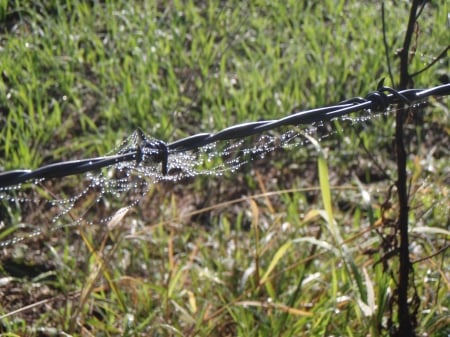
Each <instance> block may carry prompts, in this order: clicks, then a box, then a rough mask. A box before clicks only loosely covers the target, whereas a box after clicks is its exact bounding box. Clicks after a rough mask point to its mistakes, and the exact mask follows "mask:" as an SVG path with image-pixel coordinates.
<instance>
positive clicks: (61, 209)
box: [0, 110, 395, 247]
mask: <svg viewBox="0 0 450 337" xmlns="http://www.w3.org/2000/svg"><path fill="white" fill-rule="evenodd" d="M394 112H395V110H389V111H385V112H373V111H363V112H361V113H358V114H353V115H352V116H344V117H340V118H338V119H336V120H334V121H326V122H317V123H313V124H312V125H309V126H301V127H300V126H297V127H288V128H284V129H283V128H279V129H275V130H272V131H269V132H265V133H262V134H259V135H255V136H251V137H246V138H242V139H237V140H232V141H217V142H215V143H212V144H209V145H206V146H203V147H200V148H198V149H195V150H190V151H186V152H177V151H171V152H169V156H168V163H167V166H168V167H167V174H163V173H162V168H161V165H162V164H161V163H153V162H148V161H141V162H138V161H128V162H121V163H117V164H115V165H112V166H110V167H107V168H104V169H102V170H100V171H96V172H89V173H86V174H83V175H81V176H70V177H64V178H58V179H48V180H36V181H31V182H27V183H23V184H18V185H14V186H9V187H4V188H0V219H1V220H0V247H6V246H10V245H14V244H16V243H18V242H23V241H25V242H26V241H27V240H30V239H32V238H35V237H40V236H42V235H44V234H46V235H49V236H50V237H51V236H52V233H54V232H55V231H59V230H69V231H70V230H71V229H76V228H77V227H79V226H80V225H86V226H90V225H94V224H95V225H100V226H106V225H107V224H108V223H109V222H110V221H111V219H112V218H113V216H114V215H115V214H116V211H117V208H115V207H114V206H113V204H114V205H117V204H120V205H122V207H120V210H121V211H122V212H125V211H127V210H129V209H131V208H133V207H139V205H138V204H139V201H140V200H141V199H142V198H143V197H144V196H145V195H146V194H147V193H148V192H149V190H151V189H152V188H153V187H155V186H157V185H163V186H169V185H172V186H173V185H180V186H182V185H183V184H189V183H191V182H192V181H193V180H194V179H195V178H197V177H199V176H207V177H210V178H212V179H233V178H232V176H233V174H235V173H236V172H238V171H239V170H240V169H241V168H242V167H245V166H247V165H250V166H251V165H252V164H253V162H255V161H256V160H259V159H262V158H264V157H266V156H269V155H271V154H273V153H276V152H278V151H282V152H283V155H284V157H285V158H286V156H287V157H289V156H291V155H293V154H295V152H296V151H304V149H305V148H307V147H308V146H310V145H311V144H310V143H309V141H308V137H305V135H307V136H309V137H312V138H314V139H316V140H318V141H320V142H322V143H323V142H329V145H328V143H327V146H331V147H332V146H333V142H334V141H335V140H336V138H337V137H339V134H342V133H345V132H346V131H345V130H347V129H348V130H349V129H353V130H356V131H357V132H361V131H364V129H366V128H370V127H372V126H371V124H372V123H373V122H374V121H376V120H378V121H379V120H380V119H382V118H386V117H387V116H388V115H392V113H394ZM343 130H344V131H343ZM147 137H149V136H147ZM149 138H150V137H149ZM138 142H139V134H138V132H137V131H135V132H133V133H132V134H131V135H130V136H129V137H127V138H126V139H125V140H124V141H123V142H122V144H121V145H120V146H119V147H118V148H116V149H115V150H113V151H112V152H111V153H108V155H113V154H121V153H125V152H127V151H131V150H133V149H135V148H136V146H137V145H138ZM269 165H270V162H269ZM61 179H64V184H61ZM144 221H145V220H144ZM148 221H151V219H148Z"/></svg>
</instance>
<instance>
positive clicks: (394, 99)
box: [0, 84, 450, 188]
mask: <svg viewBox="0 0 450 337" xmlns="http://www.w3.org/2000/svg"><path fill="white" fill-rule="evenodd" d="M446 95H450V84H444V85H440V86H437V87H433V88H429V89H407V90H403V91H397V90H394V89H392V88H389V87H380V88H379V89H378V90H377V91H374V92H371V93H369V94H368V95H367V96H366V97H365V98H362V97H355V98H351V99H348V100H345V101H343V102H340V103H339V104H337V105H333V106H328V107H322V108H316V109H312V110H306V111H300V112H295V113H293V114H291V115H288V116H286V117H283V118H280V119H276V120H267V121H257V122H248V123H242V124H237V125H233V126H230V127H228V128H225V129H223V130H221V131H219V132H217V133H199V134H196V135H192V136H189V137H186V138H182V139H180V140H177V141H174V142H172V143H169V144H166V143H164V142H163V141H161V140H154V139H148V138H146V137H145V134H144V133H143V132H142V131H141V130H140V129H139V130H138V136H139V142H138V146H137V147H136V148H135V149H131V150H130V151H128V152H126V153H119V154H117V155H113V156H104V157H96V158H90V159H81V160H72V161H66V162H59V163H54V164H50V165H45V166H42V167H40V168H38V169H36V170H12V171H6V172H2V173H0V187H2V188H5V187H9V186H13V185H17V184H20V183H24V182H27V181H30V180H35V179H49V178H58V177H64V176H69V175H74V174H81V173H85V172H89V171H95V170H98V169H100V168H103V167H108V166H111V165H115V164H118V163H121V162H130V161H136V162H137V163H139V162H141V161H152V162H154V163H161V165H162V173H163V174H164V175H165V174H167V156H168V154H170V153H179V152H186V151H190V150H194V149H196V148H200V147H202V146H205V145H208V144H211V143H214V142H216V141H226V140H232V139H239V138H245V137H248V136H251V135H255V134H258V133H262V132H264V131H268V130H272V129H274V128H278V127H280V126H289V125H301V124H311V123H314V122H319V121H325V120H331V119H334V118H338V117H342V116H344V115H347V114H350V113H353V112H358V111H362V110H373V111H385V110H386V109H387V108H388V107H389V106H390V105H394V104H398V103H406V104H409V105H410V104H414V103H415V102H418V101H422V100H424V99H426V98H428V97H431V96H446Z"/></svg>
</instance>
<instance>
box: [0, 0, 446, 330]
mask: <svg viewBox="0 0 450 337" xmlns="http://www.w3.org/2000/svg"><path fill="white" fill-rule="evenodd" d="M386 6H387V27H386V29H387V36H388V40H389V41H390V43H392V45H391V46H390V48H391V50H389V54H390V55H391V57H392V58H393V60H395V56H394V55H395V51H396V49H397V48H399V47H400V46H401V40H402V38H403V33H404V26H405V21H406V17H407V13H408V4H407V3H402V4H396V5H394V4H391V3H387V4H386ZM379 10H380V8H379V5H378V4H374V3H371V2H358V1H354V2H348V1H347V2H346V1H332V0H327V1H324V2H323V3H321V4H310V5H303V4H302V3H301V2H299V1H287V2H279V3H277V2H273V3H270V2H264V1H254V2H248V3H247V2H222V1H210V2H208V3H206V2H205V3H204V4H203V3H201V4H198V5H196V4H195V3H194V2H191V1H186V2H184V1H173V2H171V3H170V4H165V3H158V2H156V1H142V2H140V1H137V2H132V1H117V2H108V1H107V2H104V3H102V2H93V3H92V4H90V3H88V2H81V1H75V2H67V3H64V2H51V1H49V2H43V3H41V4H39V3H38V4H36V3H33V4H32V3H31V2H30V3H27V4H22V5H19V4H17V5H13V4H9V5H4V4H3V5H0V16H1V18H2V20H3V23H2V24H1V38H2V39H1V42H0V45H1V48H2V52H1V53H0V70H1V76H2V80H1V81H0V109H1V112H2V113H1V115H0V125H1V130H2V132H1V134H0V152H1V153H2V156H1V158H0V166H1V167H3V168H4V169H6V170H8V169H15V168H35V167H38V166H40V165H42V164H44V163H47V162H52V161H56V160H68V159H76V158H86V157H89V156H93V155H103V154H105V153H107V152H109V151H111V150H113V149H114V148H116V146H118V145H119V143H120V142H121V141H122V140H123V139H124V137H126V136H128V135H130V134H131V133H132V132H133V131H134V129H136V128H137V127H141V128H142V129H144V130H145V131H146V132H147V133H148V134H150V135H152V136H154V137H156V138H160V139H163V140H166V141H173V140H176V139H178V138H180V137H184V136H187V135H191V134H194V133H197V132H210V131H214V130H220V129H222V128H224V127H227V126H230V125H233V124H235V123H240V122H245V121H254V120H262V119H274V118H280V117H282V116H285V115H287V114H289V113H290V112H291V111H293V109H294V108H297V109H307V108H313V107H319V106H323V105H328V104H333V103H336V102H338V101H340V100H342V99H346V98H350V97H353V96H358V95H364V94H366V93H368V92H369V91H372V90H375V89H376V84H377V83H378V81H379V80H380V78H382V77H387V66H386V60H385V58H384V49H383V43H382V30H381V19H380V17H381V14H380V12H379ZM449 10H450V9H449V7H448V4H446V2H445V1H440V2H433V4H431V5H430V7H429V9H427V10H426V13H425V15H424V18H423V21H421V22H423V23H421V33H420V35H419V36H418V40H417V44H416V46H417V55H416V58H414V60H413V62H412V65H411V67H412V68H414V69H416V70H419V69H420V67H421V66H423V65H424V63H426V62H429V61H430V58H432V57H434V56H436V55H438V54H439V52H440V51H441V50H442V49H443V48H444V47H445V44H446V43H447V42H446V41H448V40H449V39H448V38H449V32H448V28H447V17H446V13H448V12H449ZM399 18H405V19H404V20H403V19H402V20H399ZM447 62H448V60H447ZM394 63H395V61H394ZM446 66H448V64H447V65H446V64H445V62H443V63H440V64H438V65H436V67H434V68H432V69H431V70H430V71H428V72H425V73H423V74H422V75H420V76H419V77H418V78H417V79H416V86H417V87H428V86H434V85H436V84H437V75H438V74H441V73H442V72H443V71H445V69H446V68H445V67H446ZM394 74H396V69H394ZM386 81H387V83H388V80H386ZM446 102H448V101H445V100H444V101H439V100H431V106H430V107H427V108H425V110H424V111H423V123H416V124H411V127H408V130H407V131H408V132H407V135H406V136H407V137H408V141H409V143H410V148H409V151H410V153H411V156H410V162H409V167H408V169H409V172H410V176H411V209H412V212H411V241H412V247H411V255H412V260H413V261H417V263H416V264H415V265H414V267H415V279H416V284H417V293H418V296H419V298H420V300H421V302H420V306H419V308H418V318H419V320H418V324H419V326H418V331H419V332H421V333H423V334H428V335H434V336H446V335H447V334H448V332H449V330H448V325H449V313H448V307H449V305H450V299H449V297H448V290H449V289H450V285H449V274H448V268H447V267H446V265H445V252H441V253H439V251H438V249H441V248H443V247H445V245H448V237H449V233H448V218H449V211H448V207H447V205H448V201H449V190H448V175H449V172H448V165H447V162H448V144H449V140H448V130H449V123H448V117H449V115H448V103H446ZM334 129H335V130H336V133H335V134H334V135H332V137H330V139H325V140H323V141H322V142H319V143H317V144H316V143H315V140H314V139H311V140H310V142H308V143H307V144H305V146H303V147H296V148H295V149H293V150H292V151H286V152H283V153H280V154H278V153H275V154H273V155H271V156H268V157H269V158H266V159H265V160H261V161H255V162H250V163H248V164H247V165H246V166H245V167H243V168H242V170H241V171H240V172H238V173H236V174H234V175H231V174H228V175H225V176H224V177H223V178H218V177H210V178H208V179H206V178H204V177H199V178H198V179H196V180H195V181H193V182H192V183H191V184H190V185H189V186H175V187H171V186H165V185H163V184H157V185H155V186H154V188H152V189H151V190H150V191H149V192H148V193H147V195H146V196H145V197H144V198H143V200H142V201H141V203H140V204H139V205H138V206H137V207H135V208H133V209H131V210H129V211H128V213H127V214H120V213H117V215H116V217H114V218H113V219H114V220H112V221H113V222H110V223H109V225H108V224H103V225H101V226H100V225H99V226H86V225H85V224H82V226H80V227H79V228H78V229H74V228H70V227H69V228H67V229H65V230H64V229H62V230H60V231H57V232H52V233H49V234H48V235H47V236H45V238H47V237H48V240H47V239H42V240H41V241H39V238H37V239H34V240H30V241H29V242H27V241H24V242H21V243H19V244H17V245H14V246H13V247H12V248H9V249H7V250H5V255H4V257H3V258H2V267H0V275H1V276H2V280H4V282H5V283H4V286H3V285H2V286H1V287H0V294H1V297H2V299H3V300H2V303H1V307H0V315H3V318H2V319H1V323H0V332H5V333H10V334H12V333H16V334H17V335H23V334H27V335H36V336H37V335H40V334H50V333H51V332H55V333H59V332H62V331H64V332H66V333H68V334H72V335H89V334H91V335H95V336H99V335H103V336H119V335H120V336H138V335H139V336H142V335H147V336H156V335H164V336H165V335H168V336H177V335H178V336H232V335H240V336H299V335H300V336H317V335H324V336H325V335H326V336H331V335H354V336H367V335H371V336H379V335H384V334H386V331H385V330H383V328H382V327H385V326H387V324H388V321H387V320H388V318H389V317H391V315H392V313H391V311H390V310H391V308H390V301H391V300H392V296H393V294H392V291H393V289H395V279H396V278H395V277H392V276H395V272H396V270H397V268H398V266H397V262H396V261H395V260H389V264H387V260H386V259H385V254H386V253H387V252H388V251H387V250H386V249H381V248H380V247H384V248H386V247H385V246H386V245H389V242H388V241H387V240H390V239H392V237H391V235H392V233H393V227H392V226H393V223H394V222H395V216H396V211H397V209H396V207H397V206H396V200H395V197H394V195H395V194H394V193H392V195H391V196H390V198H389V189H390V187H391V186H393V185H394V183H395V167H394V165H393V149H392V136H393V119H392V118H391V116H390V115H389V113H388V114H387V115H386V116H379V117H375V118H373V119H371V120H370V121H369V122H367V123H365V124H357V125H354V126H351V125H348V123H345V122H343V121H339V122H335V123H334ZM433 135H435V136H433ZM441 136H442V137H441ZM445 137H446V138H445ZM311 143H313V144H316V146H313V145H311ZM446 149H447V150H446ZM383 170H384V172H382V171H383ZM384 174H386V175H387V177H384ZM82 180H83V177H80V178H79V180H76V179H75V181H74V180H70V183H69V182H68V180H65V179H61V180H60V181H59V180H58V181H56V182H55V183H54V185H50V187H49V188H52V191H51V192H52V193H55V195H56V196H59V197H67V195H69V196H70V194H71V193H73V190H76V187H77V184H80V186H81V183H80V181H82ZM124 206H126V205H123V204H120V202H118V201H117V200H107V201H105V203H104V204H102V207H100V204H96V207H98V208H99V209H97V210H90V211H91V212H93V211H97V212H101V213H102V214H103V213H107V212H110V213H111V214H114V212H115V210H117V209H120V208H121V207H124ZM100 208H102V209H100ZM103 208H104V209H103ZM0 211H2V212H3V209H0ZM31 211H32V210H31ZM31 211H30V212H31ZM85 211H87V210H86V209H85V208H83V207H80V209H76V210H74V213H77V215H78V214H82V213H83V212H85ZM7 214H8V217H10V218H11V219H10V220H11V222H12V223H13V225H14V226H16V227H17V228H19V227H20V226H22V223H23V222H24V221H25V220H24V218H25V217H24V215H21V214H18V212H17V210H16V211H15V210H10V209H7ZM111 214H110V215H111ZM0 215H1V216H3V213H0ZM121 215H125V216H124V217H123V218H122V217H121ZM4 216H5V217H6V216H7V215H6V214H5V215H4ZM74 217H75V218H76V217H77V216H74ZM35 219H36V220H35V222H34V223H32V225H33V226H41V225H42V227H45V226H47V227H48V226H49V224H47V225H45V223H44V221H47V222H49V223H51V219H45V214H44V216H39V215H38V214H37V215H35ZM3 220H4V219H0V221H3ZM5 221H6V218H5ZM446 228H447V229H446ZM3 235H5V236H6V233H4V232H2V234H1V235H0V237H2V236H3ZM9 256H12V259H13V260H14V261H16V262H17V263H18V265H19V266H24V265H25V264H26V263H29V264H31V265H32V266H33V265H45V266H47V267H48V271H45V272H42V273H38V275H36V276H33V277H30V278H19V277H15V278H13V279H9V278H7V276H8V273H7V271H6V270H5V269H4V268H3V266H5V267H6V263H4V260H5V259H6V258H9ZM427 256H430V258H426V257H427ZM3 277H4V278H3ZM17 289H19V290H20V291H18V294H19V295H16V294H17V293H15V292H14V291H16V290H17ZM14 296H17V297H14ZM411 296H413V294H411ZM27 305H31V308H27V307H26V306H27ZM16 310H17V311H16ZM394 319H395V317H394Z"/></svg>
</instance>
